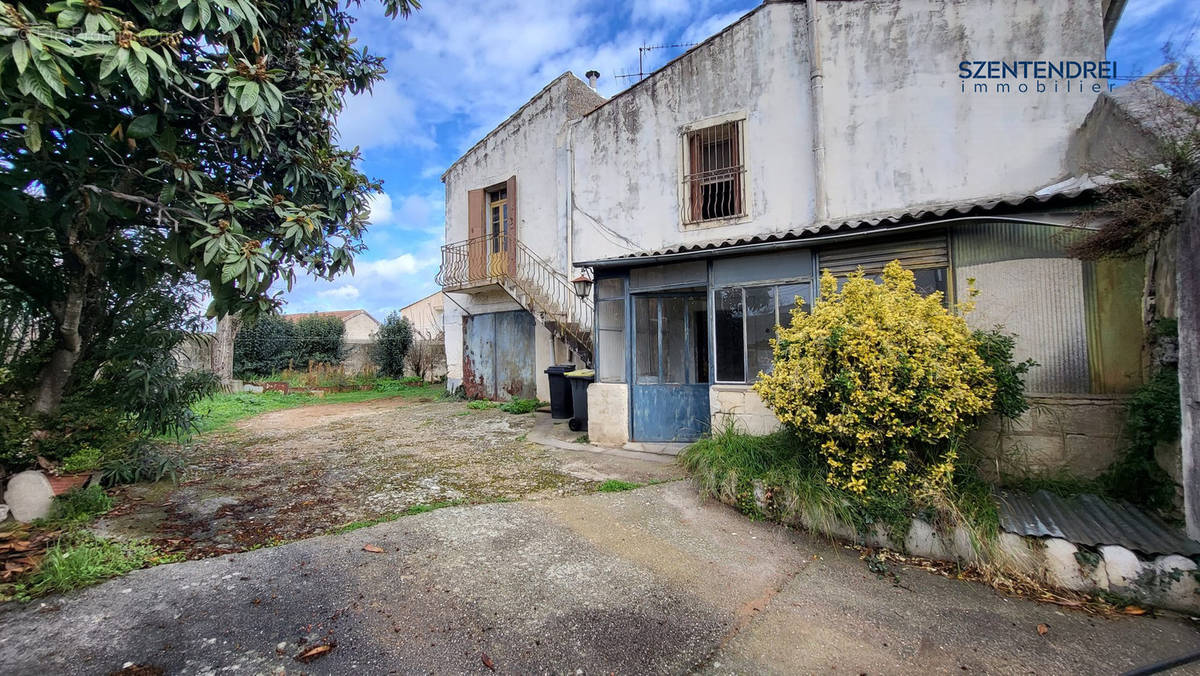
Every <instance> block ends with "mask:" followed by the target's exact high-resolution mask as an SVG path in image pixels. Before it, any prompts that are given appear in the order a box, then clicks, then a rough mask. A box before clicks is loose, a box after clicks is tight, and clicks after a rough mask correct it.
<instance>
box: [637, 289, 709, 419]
mask: <svg viewBox="0 0 1200 676" xmlns="http://www.w3.org/2000/svg"><path fill="white" fill-rule="evenodd" d="M707 315H708V312H707V300H706V298H705V296H704V295H702V294H695V293H688V294H656V295H635V296H633V379H632V383H633V385H632V387H631V388H630V389H631V390H632V395H631V402H630V403H631V409H632V413H633V440H634V441H695V440H696V439H698V438H700V435H702V434H704V433H705V432H706V431H708V427H709V405H708V339H707V327H708V321H707Z"/></svg>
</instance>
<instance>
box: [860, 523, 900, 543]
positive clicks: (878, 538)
mask: <svg viewBox="0 0 1200 676" xmlns="http://www.w3.org/2000/svg"><path fill="white" fill-rule="evenodd" d="M864 540H865V543H866V545H867V546H868V547H887V548H890V549H897V548H898V547H896V544H895V543H893V542H892V539H891V537H890V536H889V535H888V532H887V528H885V527H884V525H883V524H881V523H877V524H875V527H874V528H872V529H871V532H870V533H867V536H866V538H864Z"/></svg>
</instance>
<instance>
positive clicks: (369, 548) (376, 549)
mask: <svg viewBox="0 0 1200 676" xmlns="http://www.w3.org/2000/svg"><path fill="white" fill-rule="evenodd" d="M363 551H364V552H371V553H372V554H382V553H383V547H380V546H379V545H363Z"/></svg>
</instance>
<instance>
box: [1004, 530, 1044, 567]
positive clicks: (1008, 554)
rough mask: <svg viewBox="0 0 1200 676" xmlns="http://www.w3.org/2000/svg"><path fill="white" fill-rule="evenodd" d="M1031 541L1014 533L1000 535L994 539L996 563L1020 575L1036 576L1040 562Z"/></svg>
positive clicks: (1038, 549) (1037, 550)
mask: <svg viewBox="0 0 1200 676" xmlns="http://www.w3.org/2000/svg"><path fill="white" fill-rule="evenodd" d="M1036 546H1037V549H1034V548H1033V547H1032V546H1031V541H1030V540H1029V539H1027V538H1023V537H1021V536H1020V535H1017V534H1016V533H1000V535H999V536H997V537H996V550H995V551H996V563H998V564H999V565H1001V566H1003V567H1005V568H1008V569H1010V570H1012V571H1014V572H1017V573H1020V574H1022V575H1029V576H1031V577H1033V576H1036V575H1037V574H1038V573H1039V572H1041V568H1042V562H1041V560H1040V558H1039V557H1038V553H1039V551H1040V549H1041V545H1040V544H1038V545H1036Z"/></svg>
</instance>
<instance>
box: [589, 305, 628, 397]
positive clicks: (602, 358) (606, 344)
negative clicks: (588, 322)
mask: <svg viewBox="0 0 1200 676" xmlns="http://www.w3.org/2000/svg"><path fill="white" fill-rule="evenodd" d="M596 343H597V344H596V378H597V379H598V380H599V381H600V382H602V383H623V382H625V299H624V298H615V299H612V300H601V301H597V302H596Z"/></svg>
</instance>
